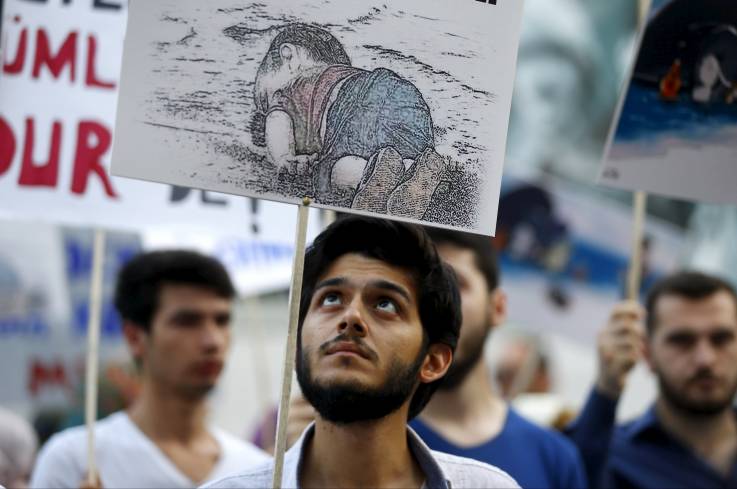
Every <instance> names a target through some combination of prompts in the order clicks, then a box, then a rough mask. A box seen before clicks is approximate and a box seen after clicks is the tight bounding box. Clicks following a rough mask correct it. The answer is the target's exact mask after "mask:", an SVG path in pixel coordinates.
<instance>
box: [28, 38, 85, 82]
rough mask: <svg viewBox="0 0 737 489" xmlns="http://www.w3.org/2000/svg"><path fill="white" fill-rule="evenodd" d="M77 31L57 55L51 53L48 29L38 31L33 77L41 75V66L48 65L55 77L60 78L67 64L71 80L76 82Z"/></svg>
mask: <svg viewBox="0 0 737 489" xmlns="http://www.w3.org/2000/svg"><path fill="white" fill-rule="evenodd" d="M76 55H77V33H76V32H71V33H69V35H68V36H67V38H66V39H65V40H64V43H63V44H62V45H61V48H59V52H58V53H56V55H52V54H51V47H50V46H49V37H48V36H47V35H46V31H44V30H43V29H39V30H38V32H37V33H36V57H35V59H34V60H33V78H38V77H39V76H40V75H41V67H42V66H44V65H46V66H47V67H48V69H49V71H51V74H52V75H53V77H54V78H59V75H60V74H61V71H62V70H63V69H64V67H65V66H66V65H69V68H70V80H71V81H72V82H74V75H75V72H76V69H75V68H76V61H77V56H76Z"/></svg>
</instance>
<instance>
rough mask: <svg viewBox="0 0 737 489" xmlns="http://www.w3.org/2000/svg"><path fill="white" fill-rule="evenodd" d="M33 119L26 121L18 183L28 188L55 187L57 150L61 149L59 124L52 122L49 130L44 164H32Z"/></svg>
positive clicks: (57, 177) (57, 169)
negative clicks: (47, 150) (49, 146)
mask: <svg viewBox="0 0 737 489" xmlns="http://www.w3.org/2000/svg"><path fill="white" fill-rule="evenodd" d="M34 139H35V138H34V128H33V119H31V118H28V119H26V139H25V144H24V145H23V163H22V166H21V169H20V177H19V178H18V183H19V184H20V185H27V186H29V187H56V183H57V181H58V180H59V148H60V147H61V122H59V121H54V125H53V127H52V130H51V149H50V150H49V159H48V161H47V162H46V163H44V164H41V165H36V164H35V163H34V162H33V143H34Z"/></svg>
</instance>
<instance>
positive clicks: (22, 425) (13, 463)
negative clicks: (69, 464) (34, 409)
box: [0, 408, 38, 489]
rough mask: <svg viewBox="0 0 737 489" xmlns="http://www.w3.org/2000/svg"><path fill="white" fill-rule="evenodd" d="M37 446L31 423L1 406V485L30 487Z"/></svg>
mask: <svg viewBox="0 0 737 489" xmlns="http://www.w3.org/2000/svg"><path fill="white" fill-rule="evenodd" d="M37 448H38V438H37V437H36V433H35V432H34V431H33V427H32V426H31V425H30V423H28V422H27V421H26V420H25V419H23V418H21V417H20V416H18V415H17V414H14V413H13V412H11V411H9V410H7V409H3V408H0V486H5V487H10V488H13V489H15V488H24V487H28V481H29V479H30V477H31V467H32V466H33V460H34V459H35V458H36V449H37Z"/></svg>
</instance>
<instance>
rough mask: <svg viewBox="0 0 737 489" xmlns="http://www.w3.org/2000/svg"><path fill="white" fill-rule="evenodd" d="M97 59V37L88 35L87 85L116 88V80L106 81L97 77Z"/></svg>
mask: <svg viewBox="0 0 737 489" xmlns="http://www.w3.org/2000/svg"><path fill="white" fill-rule="evenodd" d="M95 59H97V39H95V36H87V76H86V77H85V82H86V83H87V86H89V87H98V88H107V89H109V90H112V89H114V88H115V83H114V82H105V81H101V80H99V79H98V78H97V75H96V74H95Z"/></svg>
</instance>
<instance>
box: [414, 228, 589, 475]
mask: <svg viewBox="0 0 737 489" xmlns="http://www.w3.org/2000/svg"><path fill="white" fill-rule="evenodd" d="M428 234H429V235H430V237H431V238H432V239H433V241H434V242H435V245H436V246H437V249H438V253H439V254H440V257H441V258H442V259H443V260H444V261H445V262H446V263H447V264H449V265H450V266H451V267H452V268H453V270H454V271H455V274H456V276H457V278H458V285H459V289H460V294H461V305H462V311H463V326H462V327H461V336H460V339H459V344H458V348H457V350H456V355H455V358H454V360H453V364H452V365H451V366H450V369H449V370H448V374H447V375H446V376H445V378H444V379H443V382H442V383H441V384H440V387H439V389H438V392H437V393H436V394H435V396H434V397H433V399H432V400H431V401H430V402H429V404H428V405H427V407H426V408H425V410H424V411H423V412H422V414H421V416H420V417H419V418H418V419H416V420H414V421H413V422H412V424H411V426H412V427H413V428H414V429H415V430H416V431H417V433H418V434H419V435H420V436H421V437H422V439H423V440H424V441H425V443H427V444H428V446H430V447H431V448H433V449H434V450H438V451H441V452H447V453H452V454H455V455H460V456H463V457H468V458H473V459H476V460H480V461H483V462H487V463H493V464H494V465H496V466H498V467H500V468H501V469H502V470H504V471H506V472H507V473H509V474H510V475H511V476H512V477H514V478H515V480H517V482H518V483H519V484H520V485H521V486H522V487H534V488H575V487H578V488H580V487H585V486H586V477H585V473H584V468H583V464H582V462H581V457H580V454H579V453H578V451H577V450H576V447H575V446H574V445H573V443H571V442H570V441H569V440H567V439H566V438H565V437H564V436H563V435H561V434H559V433H556V432H553V431H551V430H548V429H544V428H541V427H539V426H537V425H534V424H533V423H531V422H529V421H527V420H526V419H524V418H523V417H521V416H520V415H519V414H518V413H517V412H516V411H515V410H514V409H512V408H511V407H510V406H508V405H507V403H506V402H505V401H504V400H503V399H501V398H500V397H499V396H497V395H496V393H495V392H494V390H493V388H492V383H491V378H490V375H489V371H488V369H487V366H486V364H485V362H484V346H485V344H486V340H487V338H488V336H489V334H490V333H491V331H492V330H493V329H494V328H495V327H497V326H499V325H500V324H502V323H504V321H505V319H506V303H507V299H506V296H505V295H504V292H503V291H502V290H501V289H500V287H499V272H498V268H497V263H496V255H495V253H494V250H493V248H492V243H491V240H490V239H489V238H484V237H481V236H476V235H471V234H466V233H457V232H452V231H445V230H438V229H432V230H430V229H428Z"/></svg>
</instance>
